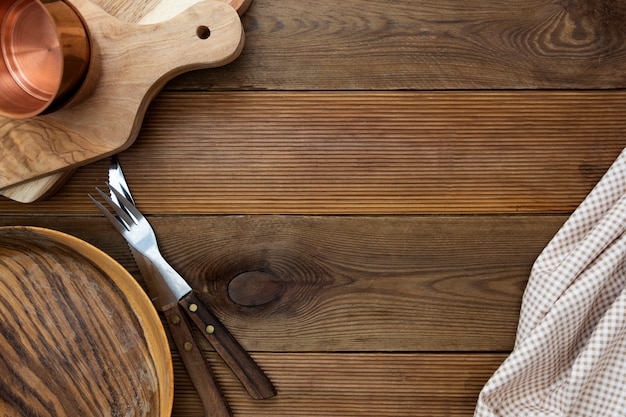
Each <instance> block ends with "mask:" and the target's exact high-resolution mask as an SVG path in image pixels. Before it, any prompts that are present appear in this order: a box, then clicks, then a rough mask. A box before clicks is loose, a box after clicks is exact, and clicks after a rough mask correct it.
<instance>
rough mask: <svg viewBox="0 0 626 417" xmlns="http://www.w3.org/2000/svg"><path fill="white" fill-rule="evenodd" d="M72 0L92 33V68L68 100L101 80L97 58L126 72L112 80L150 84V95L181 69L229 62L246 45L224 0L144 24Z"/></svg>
mask: <svg viewBox="0 0 626 417" xmlns="http://www.w3.org/2000/svg"><path fill="white" fill-rule="evenodd" d="M71 2H72V4H73V5H74V7H75V8H76V9H77V10H78V12H79V13H81V14H82V15H83V16H86V17H85V20H86V25H87V29H88V31H89V33H90V34H94V36H92V49H93V51H94V57H93V59H92V61H93V66H94V70H93V71H91V72H90V73H89V74H88V75H87V79H86V80H85V82H84V86H85V88H84V89H81V90H79V92H78V94H77V97H75V98H74V100H73V101H72V102H71V104H74V103H79V102H81V101H82V100H83V99H84V98H85V96H87V95H89V94H90V93H91V91H92V89H93V88H92V87H91V86H93V85H94V84H96V83H98V82H99V79H100V78H99V75H100V68H101V65H100V62H99V61H100V60H106V62H107V66H109V67H115V68H117V69H118V70H121V71H122V72H123V73H124V78H122V79H117V80H110V81H114V82H116V83H118V84H121V85H124V84H126V85H133V84H141V85H144V86H148V96H151V94H149V91H151V90H157V91H158V90H159V89H160V88H161V87H163V85H164V84H165V83H167V81H169V80H171V79H172V78H174V77H176V76H177V75H180V74H182V73H184V72H187V71H191V70H195V69H202V68H214V67H219V66H222V65H226V64H228V63H230V62H232V61H233V60H235V59H236V58H237V57H238V56H239V55H240V54H241V51H242V50H243V47H244V31H243V27H242V24H241V20H240V18H239V14H238V13H237V11H236V10H234V9H233V7H232V6H230V5H228V4H227V3H225V2H223V1H216V0H208V1H200V2H198V3H195V4H193V5H191V6H190V7H189V8H187V9H186V10H184V11H183V12H182V13H180V14H178V15H176V16H175V17H172V18H171V19H168V20H165V21H161V22H158V23H152V24H147V25H146V24H143V25H137V24H130V23H127V22H123V21H121V20H118V19H116V18H114V17H113V16H111V15H109V14H108V13H107V12H105V11H104V10H102V9H100V7H99V6H97V5H95V4H94V3H92V2H90V1H88V0H71ZM124 68H126V69H128V70H127V71H124ZM101 88H104V86H100V89H101Z"/></svg>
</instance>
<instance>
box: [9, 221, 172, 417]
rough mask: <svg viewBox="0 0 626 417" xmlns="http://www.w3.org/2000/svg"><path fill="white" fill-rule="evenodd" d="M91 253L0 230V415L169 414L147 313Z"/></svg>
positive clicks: (107, 263)
mask: <svg viewBox="0 0 626 417" xmlns="http://www.w3.org/2000/svg"><path fill="white" fill-rule="evenodd" d="M97 253H100V254H101V252H96V251H95V249H93V248H88V247H87V248H85V247H84V245H82V244H78V243H77V242H76V241H75V240H73V239H69V238H66V237H64V236H60V234H58V233H50V232H47V231H45V233H44V231H41V230H39V229H31V228H28V229H25V228H2V229H0V277H2V278H1V279H0V294H1V295H0V318H1V320H0V322H1V323H2V326H0V352H1V357H2V359H3V360H2V361H1V364H0V368H1V371H2V378H1V379H0V414H2V415H3V416H15V417H17V416H34V415H37V416H42V417H43V416H51V417H52V416H54V417H60V416H75V415H93V416H103V417H110V416H122V415H123V416H128V417H133V416H136V417H148V416H150V417H166V416H169V414H170V411H171V401H172V393H173V391H172V389H171V385H170V384H171V382H172V378H173V377H172V375H171V372H172V371H171V360H170V358H169V356H167V355H166V354H165V352H166V350H165V349H164V347H163V343H164V342H165V334H164V333H163V330H162V329H161V328H160V327H159V324H160V322H159V320H158V317H157V315H156V312H155V311H154V309H152V308H151V306H150V304H149V301H148V300H147V298H146V297H145V295H144V294H143V292H141V289H140V288H139V287H138V286H137V284H135V283H134V281H133V279H132V277H130V275H128V274H126V273H125V274H121V272H123V270H122V269H121V268H120V267H119V266H115V265H111V260H110V258H108V257H106V258H105V257H104V255H103V254H101V255H100V257H95V256H92V255H94V254H97ZM124 279H126V282H127V283H128V284H131V285H128V284H125V283H124V281H123V280H124ZM132 289H134V292H133V290H132ZM138 296H139V297H138ZM146 306H147V307H149V309H148V310H146V309H145V307H146ZM168 371H169V372H168Z"/></svg>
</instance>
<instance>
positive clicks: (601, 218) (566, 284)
mask: <svg viewBox="0 0 626 417" xmlns="http://www.w3.org/2000/svg"><path fill="white" fill-rule="evenodd" d="M625 193H626V151H623V152H622V154H621V155H620V156H619V158H618V159H617V160H616V161H615V163H614V164H613V165H612V166H611V168H610V169H609V171H608V172H607V173H606V174H605V175H604V177H603V178H602V179H601V181H600V182H599V183H598V184H597V185H596V187H594V189H593V190H592V191H591V193H590V194H589V195H588V196H587V198H586V199H585V200H584V201H583V202H582V204H581V205H580V206H579V207H578V208H577V209H576V211H575V212H574V213H573V214H572V216H571V217H570V218H569V219H568V220H567V222H566V223H565V224H564V225H563V227H562V228H561V229H560V230H559V231H558V233H557V234H556V235H555V236H554V238H553V239H552V240H551V241H550V243H549V244H548V245H547V247H546V248H545V249H544V250H543V252H542V253H541V254H540V256H539V257H538V258H537V260H536V262H535V264H534V265H533V268H532V271H531V274H530V278H529V281H528V284H527V287H526V290H525V292H524V297H523V300H522V308H521V311H520V319H519V325H518V329H517V335H516V340H515V347H514V350H513V352H512V353H511V354H510V355H509V357H508V358H507V359H506V360H505V361H504V363H503V364H502V365H501V366H500V368H499V369H498V370H497V371H496V372H495V374H494V375H493V376H492V377H491V379H490V380H489V381H488V382H487V384H486V385H485V387H484V388H483V390H482V392H481V394H480V397H479V400H478V404H477V407H476V411H475V417H495V416H506V417H515V416H550V417H557V416H589V417H603V416H626V292H625V291H624V287H625V284H626V236H625V234H624V232H625V231H626V194H625Z"/></svg>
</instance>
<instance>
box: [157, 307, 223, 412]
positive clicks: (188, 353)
mask: <svg viewBox="0 0 626 417" xmlns="http://www.w3.org/2000/svg"><path fill="white" fill-rule="evenodd" d="M163 312H164V313H165V319H166V320H167V324H168V327H169V329H170V331H171V332H172V338H173V339H174V343H175V344H176V348H177V349H178V353H179V354H180V357H181V359H182V361H183V364H184V365H185V369H187V373H188V374H189V377H190V378H191V382H193V385H194V387H195V388H196V391H197V392H198V395H199V396H200V401H201V402H202V406H203V408H204V415H205V416H206V417H232V413H231V411H230V407H229V406H228V402H227V401H226V398H225V397H224V394H223V393H222V390H221V389H220V387H219V386H218V385H217V381H216V380H215V376H214V375H213V371H211V368H210V366H209V364H208V363H207V361H206V359H205V357H204V355H203V354H202V351H201V350H200V348H199V346H198V344H197V343H196V341H195V339H194V337H193V334H192V332H191V329H190V328H189V324H188V323H187V320H186V319H185V317H184V316H185V313H184V312H183V311H182V309H181V307H180V306H179V305H178V304H172V305H171V306H169V307H166V308H165V309H163Z"/></svg>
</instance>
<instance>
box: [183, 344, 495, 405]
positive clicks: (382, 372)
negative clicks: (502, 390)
mask: <svg viewBox="0 0 626 417" xmlns="http://www.w3.org/2000/svg"><path fill="white" fill-rule="evenodd" d="M253 355H254V357H255V359H256V360H257V361H258V362H259V364H260V365H261V366H262V367H263V368H264V369H265V370H266V371H267V373H268V375H269V376H270V377H271V378H272V380H273V381H274V382H275V384H276V387H277V390H278V395H277V396H276V397H275V398H272V399H270V400H263V401H254V400H252V399H250V398H249V397H248V396H247V395H246V394H245V392H244V391H243V389H242V388H241V386H240V385H239V384H238V382H237V381H236V380H235V379H234V377H233V376H232V374H231V373H230V372H229V370H228V369H227V368H226V367H225V366H224V365H222V364H221V362H220V360H219V358H218V357H217V356H216V355H213V354H210V355H208V358H209V361H211V363H212V364H213V365H214V369H215V373H216V377H217V378H218V380H219V382H220V384H221V385H222V387H223V388H224V391H225V395H226V397H227V398H228V401H229V402H230V404H231V407H232V409H233V413H234V415H235V416H238V417H246V416H250V417H256V416H273V417H282V416H285V417H296V416H308V417H314V416H319V417H328V416H359V417H368V416H372V417H402V416H407V417H409V416H410V417H420V416H424V417H439V416H441V417H461V416H463V417H470V416H472V414H473V410H474V407H475V404H476V400H477V398H478V393H479V392H480V389H481V388H482V386H483V385H484V383H485V382H486V381H487V380H488V378H489V377H490V376H491V374H492V373H493V372H494V371H495V369H496V368H497V367H498V366H499V365H500V363H501V362H502V361H503V360H504V358H505V355H504V354H443V355H441V354H412V353H401V354H357V353H342V354H317V353H276V354H272V353H256V354H253ZM174 366H175V369H174V370H175V387H176V388H175V392H174V409H173V413H172V416H173V417H183V416H184V417H203V414H202V409H201V407H200V402H199V399H198V397H197V394H196V393H195V391H194V389H193V387H192V386H191V384H190V383H189V380H188V378H187V376H186V374H185V371H184V369H183V368H182V365H180V362H179V360H178V357H177V355H174Z"/></svg>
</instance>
